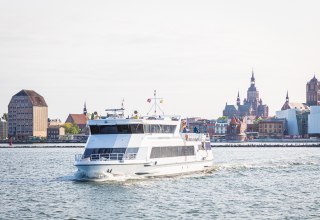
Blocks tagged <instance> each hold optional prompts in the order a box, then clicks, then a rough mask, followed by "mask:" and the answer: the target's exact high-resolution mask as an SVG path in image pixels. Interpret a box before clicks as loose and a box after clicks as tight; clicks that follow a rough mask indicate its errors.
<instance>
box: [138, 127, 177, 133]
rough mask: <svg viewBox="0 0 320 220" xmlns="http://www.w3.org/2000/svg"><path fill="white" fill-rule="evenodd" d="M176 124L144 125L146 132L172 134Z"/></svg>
mask: <svg viewBox="0 0 320 220" xmlns="http://www.w3.org/2000/svg"><path fill="white" fill-rule="evenodd" d="M176 127H177V126H176V125H144V130H145V132H146V133H167V134H170V133H171V134H172V133H174V132H175V130H176Z"/></svg>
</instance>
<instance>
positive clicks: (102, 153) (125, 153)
mask: <svg viewBox="0 0 320 220" xmlns="http://www.w3.org/2000/svg"><path fill="white" fill-rule="evenodd" d="M138 150H139V148H138V147H134V148H87V149H86V150H85V151H84V154H83V155H84V158H87V157H90V158H91V159H92V160H98V159H100V158H106V159H109V160H122V159H123V157H125V158H135V155H136V154H137V153H138Z"/></svg>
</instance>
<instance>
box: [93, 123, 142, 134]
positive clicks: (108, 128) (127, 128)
mask: <svg viewBox="0 0 320 220" xmlns="http://www.w3.org/2000/svg"><path fill="white" fill-rule="evenodd" d="M90 131H91V134H132V133H134V134H143V133H144V132H143V125H142V124H126V125H100V126H98V125H91V126H90Z"/></svg>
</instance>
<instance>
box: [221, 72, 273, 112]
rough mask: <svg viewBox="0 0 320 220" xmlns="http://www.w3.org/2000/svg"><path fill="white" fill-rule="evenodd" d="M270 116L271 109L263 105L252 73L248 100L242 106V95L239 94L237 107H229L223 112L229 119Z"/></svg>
mask: <svg viewBox="0 0 320 220" xmlns="http://www.w3.org/2000/svg"><path fill="white" fill-rule="evenodd" d="M268 115H269V107H268V106H267V105H265V104H263V102H262V99H261V98H260V95H259V91H258V90H257V88H256V86H255V77H254V73H253V72H252V76H251V85H250V87H249V88H248V91H247V98H245V99H244V100H243V104H241V100H240V95H239V92H238V96H237V103H236V105H228V104H227V103H226V106H225V108H224V110H223V116H227V117H228V118H232V117H234V116H235V117H237V118H242V117H245V116H255V117H257V118H258V117H262V118H267V117H268Z"/></svg>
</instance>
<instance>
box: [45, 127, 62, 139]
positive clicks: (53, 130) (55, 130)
mask: <svg viewBox="0 0 320 220" xmlns="http://www.w3.org/2000/svg"><path fill="white" fill-rule="evenodd" d="M62 135H65V129H64V127H61V126H49V127H48V128H47V139H48V140H60V137H61V136H62Z"/></svg>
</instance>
